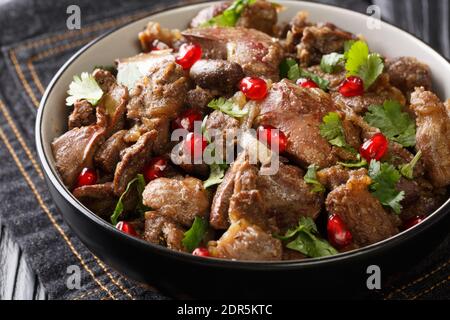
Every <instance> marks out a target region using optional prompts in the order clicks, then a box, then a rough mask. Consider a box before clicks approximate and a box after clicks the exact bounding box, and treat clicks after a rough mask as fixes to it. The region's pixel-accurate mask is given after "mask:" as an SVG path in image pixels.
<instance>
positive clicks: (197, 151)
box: [184, 132, 208, 159]
mask: <svg viewBox="0 0 450 320" xmlns="http://www.w3.org/2000/svg"><path fill="white" fill-rule="evenodd" d="M207 146H208V141H206V139H205V137H204V136H203V135H201V134H199V133H194V132H190V133H188V135H187V136H186V139H185V141H184V152H186V153H188V154H190V155H191V158H192V159H199V158H201V157H202V156H203V151H205V149H206V147H207Z"/></svg>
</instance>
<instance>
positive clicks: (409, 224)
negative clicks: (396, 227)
mask: <svg viewBox="0 0 450 320" xmlns="http://www.w3.org/2000/svg"><path fill="white" fill-rule="evenodd" d="M425 218H426V216H415V217H412V218H410V219H408V220H406V221H405V222H404V223H403V230H407V229H409V228H412V227H414V226H415V225H416V224H419V223H421V222H422V221H423V220H425Z"/></svg>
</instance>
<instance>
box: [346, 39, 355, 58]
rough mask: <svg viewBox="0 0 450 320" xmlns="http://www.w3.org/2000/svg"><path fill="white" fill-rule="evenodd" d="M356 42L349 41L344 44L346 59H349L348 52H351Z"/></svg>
mask: <svg viewBox="0 0 450 320" xmlns="http://www.w3.org/2000/svg"><path fill="white" fill-rule="evenodd" d="M355 42H356V40H348V41H345V42H344V58H345V59H347V58H348V52H349V51H350V48H351V47H352V46H353V44H354V43H355Z"/></svg>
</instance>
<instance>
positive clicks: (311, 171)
mask: <svg viewBox="0 0 450 320" xmlns="http://www.w3.org/2000/svg"><path fill="white" fill-rule="evenodd" d="M318 168H319V167H318V166H317V165H315V164H311V165H309V167H308V171H306V174H305V176H304V177H303V180H305V182H306V183H307V184H311V185H312V186H313V188H312V190H311V191H312V192H323V191H325V187H324V186H323V185H322V184H321V183H320V182H319V180H317V169H318Z"/></svg>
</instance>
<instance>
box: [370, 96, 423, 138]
mask: <svg viewBox="0 0 450 320" xmlns="http://www.w3.org/2000/svg"><path fill="white" fill-rule="evenodd" d="M364 121H366V122H367V123H368V124H370V125H371V126H373V127H376V128H378V129H380V130H381V132H382V133H383V134H384V135H385V136H386V137H388V138H389V139H390V140H392V141H396V142H398V143H400V144H401V145H402V146H404V147H412V146H414V145H415V144H416V123H415V121H414V120H413V119H412V118H411V116H410V115H409V114H408V113H407V112H402V105H401V104H400V103H398V102H397V101H395V100H387V101H385V102H384V104H383V105H382V106H379V105H372V106H370V107H369V111H368V112H367V113H366V114H365V115H364Z"/></svg>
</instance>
